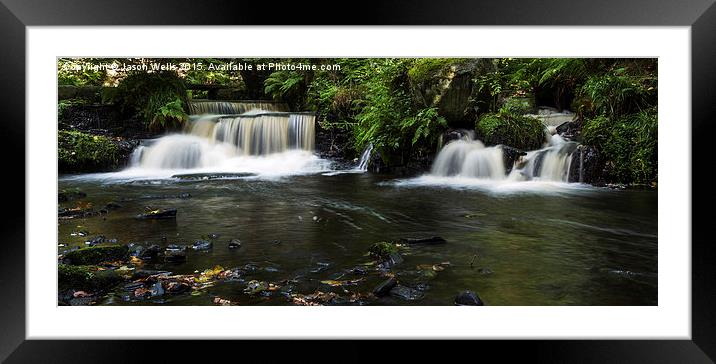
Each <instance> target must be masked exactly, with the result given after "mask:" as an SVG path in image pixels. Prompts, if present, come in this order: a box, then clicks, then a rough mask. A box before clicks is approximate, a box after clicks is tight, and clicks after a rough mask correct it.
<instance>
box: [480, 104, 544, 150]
mask: <svg viewBox="0 0 716 364" xmlns="http://www.w3.org/2000/svg"><path fill="white" fill-rule="evenodd" d="M475 130H476V132H477V136H478V138H479V139H481V140H482V141H483V142H485V144H487V145H497V144H503V145H507V146H510V147H514V148H517V149H522V150H534V149H538V148H540V147H541V146H542V143H543V142H544V125H542V123H541V122H540V121H539V120H537V119H535V118H532V117H528V116H520V115H515V114H511V113H505V112H502V113H497V114H484V115H482V117H480V119H479V120H478V122H477V126H476V128H475Z"/></svg>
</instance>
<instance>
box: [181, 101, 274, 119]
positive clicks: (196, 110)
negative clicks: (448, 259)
mask: <svg viewBox="0 0 716 364" xmlns="http://www.w3.org/2000/svg"><path fill="white" fill-rule="evenodd" d="M254 109H260V110H266V111H276V112H284V111H288V106H287V105H286V104H283V103H277V102H272V101H213V100H191V101H189V113H191V114H193V115H204V114H243V113H245V112H247V111H249V110H254Z"/></svg>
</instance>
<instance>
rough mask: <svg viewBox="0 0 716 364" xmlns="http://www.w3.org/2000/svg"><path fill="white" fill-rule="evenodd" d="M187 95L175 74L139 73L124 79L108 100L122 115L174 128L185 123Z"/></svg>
mask: <svg viewBox="0 0 716 364" xmlns="http://www.w3.org/2000/svg"><path fill="white" fill-rule="evenodd" d="M186 95H187V93H186V89H185V87H184V82H183V81H182V80H181V79H180V78H179V77H178V76H177V75H176V73H173V72H159V73H144V72H137V73H132V74H130V75H129V76H127V77H126V78H124V79H123V80H121V81H120V82H119V84H118V85H117V87H116V88H115V89H114V90H113V91H112V92H111V93H110V94H109V95H105V97H106V98H108V99H109V100H110V101H111V102H114V103H115V104H117V105H119V106H120V109H121V111H122V112H123V113H125V114H131V115H137V116H139V117H140V118H141V119H142V120H143V121H144V122H145V124H146V125H147V126H152V125H153V126H158V125H167V126H175V124H176V123H177V122H179V121H184V120H186V112H185V109H186V108H185V105H186V104H187V96H186ZM177 100H179V101H178V102H177ZM162 108H164V109H163V110H162ZM180 111H181V112H180ZM181 114H183V116H182V115H181ZM155 119H156V120H155Z"/></svg>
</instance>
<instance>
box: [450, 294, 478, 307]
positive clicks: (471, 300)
mask: <svg viewBox="0 0 716 364" xmlns="http://www.w3.org/2000/svg"><path fill="white" fill-rule="evenodd" d="M455 305H456V306H484V303H483V302H482V300H481V299H480V297H479V296H478V295H477V293H475V292H472V291H462V292H460V293H459V294H458V295H457V297H455Z"/></svg>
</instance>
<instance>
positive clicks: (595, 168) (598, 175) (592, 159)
mask: <svg viewBox="0 0 716 364" xmlns="http://www.w3.org/2000/svg"><path fill="white" fill-rule="evenodd" d="M606 180H607V178H606V172H605V171H604V163H603V161H602V160H601V158H600V154H599V151H598V150H597V148H595V147H592V146H588V145H579V146H577V149H576V150H575V152H574V153H572V162H571V164H570V168H569V182H581V183H592V184H594V183H602V182H604V181H606Z"/></svg>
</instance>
